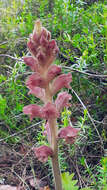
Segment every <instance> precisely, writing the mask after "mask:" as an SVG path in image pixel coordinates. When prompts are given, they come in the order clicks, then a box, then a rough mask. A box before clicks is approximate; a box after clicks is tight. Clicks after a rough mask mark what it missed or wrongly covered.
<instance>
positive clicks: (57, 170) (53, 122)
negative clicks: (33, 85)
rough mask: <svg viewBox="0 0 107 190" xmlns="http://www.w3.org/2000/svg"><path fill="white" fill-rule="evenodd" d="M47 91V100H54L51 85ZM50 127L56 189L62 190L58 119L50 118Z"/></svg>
mask: <svg viewBox="0 0 107 190" xmlns="http://www.w3.org/2000/svg"><path fill="white" fill-rule="evenodd" d="M45 93H46V100H47V102H48V101H50V102H52V96H51V93H50V90H49V86H48V87H47V88H46V89H45ZM48 122H49V127H50V132H51V142H50V146H51V148H52V150H53V156H52V169H53V175H54V181H55V190H62V181H61V173H60V167H59V161H58V143H57V130H58V129H57V126H56V123H57V121H56V119H49V120H48Z"/></svg>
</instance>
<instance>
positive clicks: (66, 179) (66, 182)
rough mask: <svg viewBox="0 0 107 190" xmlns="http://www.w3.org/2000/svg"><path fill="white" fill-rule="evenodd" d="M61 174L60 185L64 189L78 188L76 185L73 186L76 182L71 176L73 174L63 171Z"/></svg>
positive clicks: (76, 189)
mask: <svg viewBox="0 0 107 190" xmlns="http://www.w3.org/2000/svg"><path fill="white" fill-rule="evenodd" d="M61 176H62V186H63V188H64V190H71V189H72V190H78V188H79V187H78V186H75V185H76V184H77V182H78V181H77V180H73V179H72V178H73V176H74V174H73V173H72V174H70V175H69V172H64V173H62V174H61Z"/></svg>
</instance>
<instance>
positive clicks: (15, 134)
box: [0, 121, 43, 142]
mask: <svg viewBox="0 0 107 190" xmlns="http://www.w3.org/2000/svg"><path fill="white" fill-rule="evenodd" d="M42 122H43V121H40V122H38V123H36V124H33V125H30V126H29V127H26V128H25V129H23V130H20V131H19V132H17V133H14V134H12V135H9V136H8V137H5V138H3V139H1V140H0V142H2V141H5V140H7V139H9V138H11V137H14V136H17V135H19V134H20V133H22V132H24V131H26V130H28V129H31V128H32V127H35V126H36V125H39V124H41V123H42Z"/></svg>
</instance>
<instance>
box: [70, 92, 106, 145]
mask: <svg viewBox="0 0 107 190" xmlns="http://www.w3.org/2000/svg"><path fill="white" fill-rule="evenodd" d="M72 92H73V93H74V94H75V95H76V97H77V98H78V100H79V102H80V103H81V105H82V106H83V108H84V109H86V110H87V108H86V106H85V105H84V103H83V102H82V100H81V99H80V97H79V96H78V94H77V93H76V92H75V91H74V90H73V89H72ZM87 114H88V117H89V119H90V121H91V122H92V124H93V126H94V128H95V130H96V132H97V134H98V136H99V139H100V141H101V144H102V147H103V140H102V138H101V136H100V134H99V131H98V130H97V127H96V125H95V123H94V121H93V118H92V117H91V115H90V113H89V111H88V110H87Z"/></svg>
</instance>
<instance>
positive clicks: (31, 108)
mask: <svg viewBox="0 0 107 190" xmlns="http://www.w3.org/2000/svg"><path fill="white" fill-rule="evenodd" d="M23 112H24V114H28V115H30V120H32V119H33V118H35V117H39V118H43V115H42V112H41V106H38V105H36V104H30V105H27V106H25V107H24V108H23Z"/></svg>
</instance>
